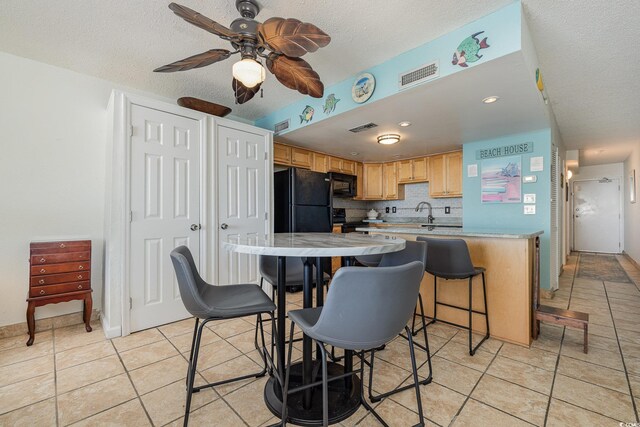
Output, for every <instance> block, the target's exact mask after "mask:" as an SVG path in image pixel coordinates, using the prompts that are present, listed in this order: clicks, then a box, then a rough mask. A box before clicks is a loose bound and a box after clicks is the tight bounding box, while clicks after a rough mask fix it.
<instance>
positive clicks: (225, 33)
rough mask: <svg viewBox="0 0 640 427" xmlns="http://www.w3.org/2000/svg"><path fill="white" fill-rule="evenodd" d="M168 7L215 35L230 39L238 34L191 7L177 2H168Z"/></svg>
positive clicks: (189, 21)
mask: <svg viewBox="0 0 640 427" xmlns="http://www.w3.org/2000/svg"><path fill="white" fill-rule="evenodd" d="M169 9H171V10H172V11H173V13H175V14H176V15H178V16H179V17H180V18H182V19H184V20H185V21H187V22H188V23H190V24H193V25H195V26H196V27H200V28H202V29H203V30H205V31H209V32H210V33H213V34H215V35H217V36H220V37H222V38H223V39H226V40H228V39H232V38H235V37H238V36H240V34H238V33H235V32H233V31H231V30H230V29H229V28H227V27H225V26H224V25H221V24H218V23H217V22H216V21H214V20H212V19H209V18H207V17H206V16H204V15H201V14H200V13H198V12H196V11H195V10H193V9H189V8H188V7H186V6H182V5H179V4H177V3H171V4H169Z"/></svg>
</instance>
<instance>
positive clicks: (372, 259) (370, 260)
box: [355, 254, 382, 267]
mask: <svg viewBox="0 0 640 427" xmlns="http://www.w3.org/2000/svg"><path fill="white" fill-rule="evenodd" d="M355 258H356V261H358V262H359V263H360V264H362V265H364V266H365V267H377V266H378V264H380V261H381V260H382V254H376V255H360V256H357V257H355Z"/></svg>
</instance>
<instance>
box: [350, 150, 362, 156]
mask: <svg viewBox="0 0 640 427" xmlns="http://www.w3.org/2000/svg"><path fill="white" fill-rule="evenodd" d="M358 154H360V153H358V152H357V151H352V152H351V155H352V156H357V155H358Z"/></svg>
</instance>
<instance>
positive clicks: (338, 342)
mask: <svg viewBox="0 0 640 427" xmlns="http://www.w3.org/2000/svg"><path fill="white" fill-rule="evenodd" d="M423 270H424V264H423V263H422V262H419V261H414V262H411V263H409V264H405V265H401V266H398V267H378V268H363V267H344V268H341V269H340V270H338V272H337V273H336V275H335V276H334V278H333V282H332V285H331V287H330V288H329V292H328V294H327V300H326V303H325V305H324V306H323V307H313V308H305V309H302V310H294V311H290V312H289V319H291V330H290V333H289V348H288V353H287V370H286V376H285V384H284V390H283V399H282V400H283V402H282V405H283V406H282V425H283V426H284V425H285V424H286V421H287V398H288V395H289V394H293V393H298V392H300V391H303V390H306V389H308V388H311V387H316V386H318V385H322V420H323V426H328V425H329V401H328V383H329V382H332V381H336V380H339V379H341V378H346V377H350V376H352V375H354V374H356V372H359V374H360V377H361V378H362V375H363V373H364V364H365V362H364V352H365V351H368V350H371V349H375V348H378V347H380V346H382V345H384V344H386V343H387V342H389V341H391V340H393V339H394V338H395V337H396V336H397V335H398V334H399V333H400V331H402V330H403V328H404V330H405V331H406V332H407V336H408V339H409V349H410V353H411V368H412V372H413V380H414V387H415V391H416V402H417V406H418V416H419V420H420V424H419V425H424V416H423V413H422V402H421V399H420V386H419V379H418V370H417V367H416V359H415V352H414V348H413V338H412V335H411V331H410V330H409V327H408V326H407V322H408V321H409V319H410V318H411V314H412V313H413V309H414V307H415V305H416V301H417V299H418V291H419V289H420V281H421V280H422V276H423V274H424V271H423ZM295 326H298V327H299V328H300V329H301V330H302V332H303V333H304V334H305V335H307V336H308V337H310V338H311V339H313V340H315V341H316V343H317V344H318V346H319V348H320V352H321V355H322V360H321V361H320V362H321V365H322V380H321V381H313V382H312V383H310V384H307V385H302V386H299V387H296V388H294V389H292V390H289V376H290V374H291V353H292V348H293V345H292V344H293V343H292V339H293V334H294V330H295ZM326 345H333V346H336V347H338V348H342V349H345V350H352V351H356V352H357V354H358V357H359V358H360V369H359V370H358V371H355V372H346V373H344V374H341V375H335V376H332V377H331V378H328V374H327V350H326V348H325V346H326ZM360 400H361V403H362V404H363V405H364V407H365V408H366V409H367V410H369V411H370V412H371V413H372V414H373V415H374V416H375V417H376V418H377V419H378V420H379V421H380V422H381V423H383V425H386V423H385V422H384V420H383V419H382V418H381V417H380V415H379V414H378V413H377V412H376V411H375V410H374V409H373V408H372V407H371V405H369V403H368V402H367V401H366V399H365V397H364V381H361V382H360Z"/></svg>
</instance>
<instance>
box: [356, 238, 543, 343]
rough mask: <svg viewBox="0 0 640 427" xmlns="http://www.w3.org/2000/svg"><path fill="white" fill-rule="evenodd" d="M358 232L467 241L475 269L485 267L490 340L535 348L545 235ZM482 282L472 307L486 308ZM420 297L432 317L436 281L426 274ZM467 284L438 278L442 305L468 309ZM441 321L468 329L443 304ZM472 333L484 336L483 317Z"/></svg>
mask: <svg viewBox="0 0 640 427" xmlns="http://www.w3.org/2000/svg"><path fill="white" fill-rule="evenodd" d="M357 231H360V232H368V233H369V234H385V235H394V236H398V237H401V238H403V239H405V240H416V237H418V236H426V237H433V238H449V239H451V238H460V239H463V240H465V241H466V242H467V245H468V247H469V252H470V254H471V259H472V261H473V264H474V265H476V266H481V267H485V268H486V269H487V271H486V283H487V300H488V301H487V305H488V311H489V325H490V330H491V336H492V337H493V338H497V339H499V340H502V341H507V342H510V343H514V344H520V345H524V346H529V345H530V344H531V329H532V312H533V300H534V292H533V291H534V288H535V289H537V286H538V285H537V280H536V274H537V273H536V266H537V265H538V264H537V262H538V260H537V256H538V255H537V254H538V251H537V248H538V245H539V236H540V235H541V234H542V233H543V232H542V231H541V230H496V229H483V228H472V229H471V228H465V227H463V228H452V227H437V226H436V227H406V226H395V227H394V226H390V225H385V226H384V227H360V228H357ZM480 280H481V279H480V277H479V276H478V278H476V279H474V293H473V308H474V310H478V311H481V310H482V308H483V300H482V292H478V291H476V289H480V286H481V285H480ZM476 281H477V282H476ZM420 293H421V294H422V298H423V301H424V306H425V307H424V308H425V314H426V315H427V316H428V317H431V316H432V315H433V276H432V275H430V274H429V273H425V277H424V278H423V279H422V285H421V288H420ZM468 299H469V296H468V287H467V280H443V279H438V301H439V302H444V303H448V304H455V305H460V306H463V307H464V306H467V305H468ZM438 318H439V319H442V320H446V321H449V322H453V323H457V324H460V325H467V324H468V313H467V312H466V311H462V310H456V309H453V308H450V307H447V306H444V305H439V306H438ZM473 328H474V331H476V332H478V333H481V334H484V332H485V326H484V316H481V315H478V314H474V318H473Z"/></svg>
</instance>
